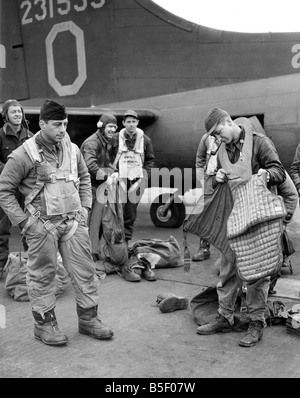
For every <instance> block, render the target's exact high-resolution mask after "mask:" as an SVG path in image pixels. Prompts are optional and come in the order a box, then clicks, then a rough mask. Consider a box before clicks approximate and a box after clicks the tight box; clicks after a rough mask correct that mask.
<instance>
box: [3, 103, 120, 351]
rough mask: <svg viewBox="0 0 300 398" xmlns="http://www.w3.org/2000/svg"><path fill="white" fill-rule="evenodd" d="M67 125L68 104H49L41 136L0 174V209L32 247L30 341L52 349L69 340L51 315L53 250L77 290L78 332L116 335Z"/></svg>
mask: <svg viewBox="0 0 300 398" xmlns="http://www.w3.org/2000/svg"><path fill="white" fill-rule="evenodd" d="M67 124H68V116H67V113H66V109H65V107H64V106H63V105H61V104H59V103H57V102H54V101H52V100H46V101H45V102H44V103H43V105H42V107H41V110H40V121H39V126H40V131H39V132H38V133H36V134H35V136H33V137H32V138H30V139H29V140H27V141H26V142H25V143H24V144H23V145H22V146H20V147H19V148H18V149H16V150H15V151H14V152H13V153H12V154H11V155H10V156H9V158H8V161H7V163H6V165H5V167H4V169H3V172H2V174H1V176H0V205H1V206H2V207H3V209H4V211H5V212H6V213H7V215H8V217H9V218H10V220H11V222H12V225H20V226H21V228H22V234H23V235H24V236H26V239H27V243H28V246H29V249H28V262H27V287H28V296H29V300H30V304H31V309H32V314H33V317H34V320H35V324H34V336H35V338H36V339H39V340H41V341H42V342H43V343H45V344H48V345H54V346H59V345H65V344H67V343H68V337H67V336H66V335H65V334H63V333H62V332H61V331H60V330H59V328H58V325H57V320H56V315H55V311H54V310H55V306H56V298H55V294H54V288H55V279H54V277H55V273H56V262H57V251H59V252H60V254H61V256H62V259H63V265H64V267H65V268H66V269H67V271H68V273H69V276H70V278H71V281H72V285H73V288H74V292H75V301H76V308H77V315H78V327H79V332H80V333H82V334H86V335H90V336H91V337H93V338H96V339H103V340H104V339H110V338H111V337H112V336H113V332H112V331H111V330H110V328H108V327H107V326H105V325H104V324H103V323H102V322H101V321H100V319H99V318H98V302H99V296H98V291H97V287H98V279H97V277H96V274H95V266H94V263H93V260H92V255H91V250H90V239H89V235H88V228H87V224H86V223H87V217H88V211H89V209H90V208H91V206H92V193H91V181H90V175H89V172H88V170H87V167H86V164H85V162H84V159H83V157H82V154H81V152H80V150H79V148H78V147H77V146H76V145H75V144H73V143H72V142H71V140H70V137H69V135H68V134H67V131H66V129H67ZM17 188H19V189H20V191H21V192H22V194H24V196H25V210H24V211H23V210H22V208H21V207H20V205H19V203H18V202H17V201H16V199H15V196H14V193H15V191H16V189H17Z"/></svg>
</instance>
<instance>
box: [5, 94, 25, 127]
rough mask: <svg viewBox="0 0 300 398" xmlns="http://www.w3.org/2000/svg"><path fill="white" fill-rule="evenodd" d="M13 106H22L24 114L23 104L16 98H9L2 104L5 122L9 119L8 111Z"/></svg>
mask: <svg viewBox="0 0 300 398" xmlns="http://www.w3.org/2000/svg"><path fill="white" fill-rule="evenodd" d="M11 106H19V107H20V108H21V110H22V113H23V116H24V111H23V108H22V106H21V104H20V103H19V102H18V101H17V100H15V99H8V100H7V101H5V102H4V104H3V105H2V118H3V120H4V122H6V121H7V120H8V119H7V111H8V109H9V108H10V107H11Z"/></svg>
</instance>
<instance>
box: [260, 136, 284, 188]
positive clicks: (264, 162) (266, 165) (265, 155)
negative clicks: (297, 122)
mask: <svg viewBox="0 0 300 398" xmlns="http://www.w3.org/2000/svg"><path fill="white" fill-rule="evenodd" d="M259 169H265V170H267V171H268V173H269V174H270V181H269V184H270V185H279V184H282V183H283V182H284V180H285V178H286V175H285V169H284V167H283V164H282V163H281V160H280V158H279V155H278V153H277V150H276V148H275V145H274V144H273V142H272V141H271V140H270V138H269V137H266V136H265V135H263V134H259V135H253V153H252V174H257V172H258V170H259Z"/></svg>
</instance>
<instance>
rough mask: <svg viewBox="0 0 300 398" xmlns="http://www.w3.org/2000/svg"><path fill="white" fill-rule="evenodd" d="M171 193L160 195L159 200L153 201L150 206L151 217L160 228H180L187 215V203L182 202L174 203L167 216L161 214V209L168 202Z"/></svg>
mask: <svg viewBox="0 0 300 398" xmlns="http://www.w3.org/2000/svg"><path fill="white" fill-rule="evenodd" d="M169 197H170V195H169V194H163V195H160V196H159V198H158V200H156V201H155V202H153V203H152V204H151V206H150V218H151V221H152V222H153V224H154V225H155V226H156V227H160V228H179V227H180V226H181V225H182V223H183V221H184V219H185V216H186V212H185V205H184V204H183V203H182V202H180V203H175V202H174V203H173V204H172V206H171V207H170V209H169V210H168V213H167V215H166V216H165V217H162V216H160V214H159V209H160V208H161V207H162V206H163V205H164V204H165V203H166V201H167V200H168V198H169Z"/></svg>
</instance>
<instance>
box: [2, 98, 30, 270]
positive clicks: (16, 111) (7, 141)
mask: <svg viewBox="0 0 300 398" xmlns="http://www.w3.org/2000/svg"><path fill="white" fill-rule="evenodd" d="M2 118H3V121H4V126H3V127H2V128H1V129H0V173H1V172H2V170H3V168H4V165H5V163H6V162H7V158H8V156H9V155H10V154H11V153H12V151H13V150H15V149H16V148H18V147H19V146H20V145H22V144H23V142H25V141H26V140H27V139H28V138H30V137H32V136H33V133H32V132H31V131H29V129H28V124H27V121H26V119H25V114H24V110H23V107H22V106H21V104H20V103H19V102H18V101H17V100H15V99H9V100H7V101H5V102H4V104H3V105H2ZM16 195H17V198H18V201H19V202H20V203H22V202H23V200H24V198H23V197H22V195H21V194H20V192H19V191H18V190H17V191H16ZM10 228H11V222H10V220H9V218H8V217H7V215H6V213H5V212H4V211H3V210H2V208H1V207H0V277H1V276H2V272H3V269H4V266H5V264H6V262H7V260H8V255H9V237H10ZM23 244H24V249H25V251H26V250H27V245H26V242H25V241H23Z"/></svg>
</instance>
